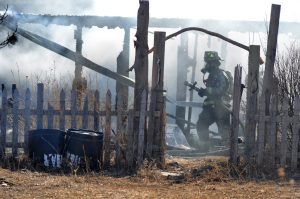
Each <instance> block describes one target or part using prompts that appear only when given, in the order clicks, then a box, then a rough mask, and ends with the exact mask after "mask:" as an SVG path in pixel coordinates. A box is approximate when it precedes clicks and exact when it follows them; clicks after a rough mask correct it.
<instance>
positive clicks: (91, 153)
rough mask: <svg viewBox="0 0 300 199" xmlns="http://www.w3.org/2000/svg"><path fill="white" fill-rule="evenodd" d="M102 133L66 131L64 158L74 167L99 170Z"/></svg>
mask: <svg viewBox="0 0 300 199" xmlns="http://www.w3.org/2000/svg"><path fill="white" fill-rule="evenodd" d="M102 145H103V133H102V132H96V131H92V130H85V129H68V130H67V136H66V150H65V155H64V156H65V157H66V158H67V161H69V162H70V163H71V165H72V166H74V167H80V168H85V169H87V168H86V167H87V166H89V169H91V170H99V169H100V167H101V164H102Z"/></svg>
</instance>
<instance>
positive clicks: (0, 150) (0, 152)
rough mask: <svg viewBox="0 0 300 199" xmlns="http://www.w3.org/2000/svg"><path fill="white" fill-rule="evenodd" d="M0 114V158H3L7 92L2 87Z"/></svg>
mask: <svg viewBox="0 0 300 199" xmlns="http://www.w3.org/2000/svg"><path fill="white" fill-rule="evenodd" d="M2 86H3V88H2V113H1V136H0V138H1V139H0V157H1V158H3V157H4V156H5V148H6V124H7V108H8V107H7V90H6V88H5V87H4V85H2Z"/></svg>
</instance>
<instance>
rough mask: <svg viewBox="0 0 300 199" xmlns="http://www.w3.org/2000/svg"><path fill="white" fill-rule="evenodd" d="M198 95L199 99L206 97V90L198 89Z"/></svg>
mask: <svg viewBox="0 0 300 199" xmlns="http://www.w3.org/2000/svg"><path fill="white" fill-rule="evenodd" d="M198 95H199V96H200V97H203V96H206V95H207V90H206V89H205V88H200V89H199V91H198Z"/></svg>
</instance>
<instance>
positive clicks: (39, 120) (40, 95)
mask: <svg viewBox="0 0 300 199" xmlns="http://www.w3.org/2000/svg"><path fill="white" fill-rule="evenodd" d="M43 105H44V84H42V83H39V84H38V85H37V106H36V125H37V129H42V128H43Z"/></svg>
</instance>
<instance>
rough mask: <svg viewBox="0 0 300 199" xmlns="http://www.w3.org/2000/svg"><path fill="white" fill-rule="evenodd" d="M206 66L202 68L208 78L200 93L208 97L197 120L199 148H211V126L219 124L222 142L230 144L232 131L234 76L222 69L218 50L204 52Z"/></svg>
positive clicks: (205, 149) (204, 80)
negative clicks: (231, 114)
mask: <svg viewBox="0 0 300 199" xmlns="http://www.w3.org/2000/svg"><path fill="white" fill-rule="evenodd" d="M204 61H205V67H204V68H203V69H202V70H201V72H202V73H203V74H204V76H205V74H206V73H208V77H207V79H203V83H204V85H205V87H206V88H200V89H199V91H198V95H199V96H200V97H206V98H205V100H204V102H203V107H202V108H203V110H202V112H201V113H200V114H199V118H198V121H197V133H198V136H199V142H200V143H199V148H200V149H202V150H203V151H208V150H209V145H210V144H209V132H210V131H209V126H210V125H212V124H213V123H216V124H217V127H218V133H219V134H220V135H221V137H222V142H223V143H224V144H225V145H229V133H230V103H231V100H232V86H233V85H232V84H233V78H232V76H231V74H230V72H228V71H224V70H222V69H220V68H219V67H220V65H221V62H220V61H221V58H220V57H219V56H218V53H217V52H214V51H206V52H205V53H204Z"/></svg>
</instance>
